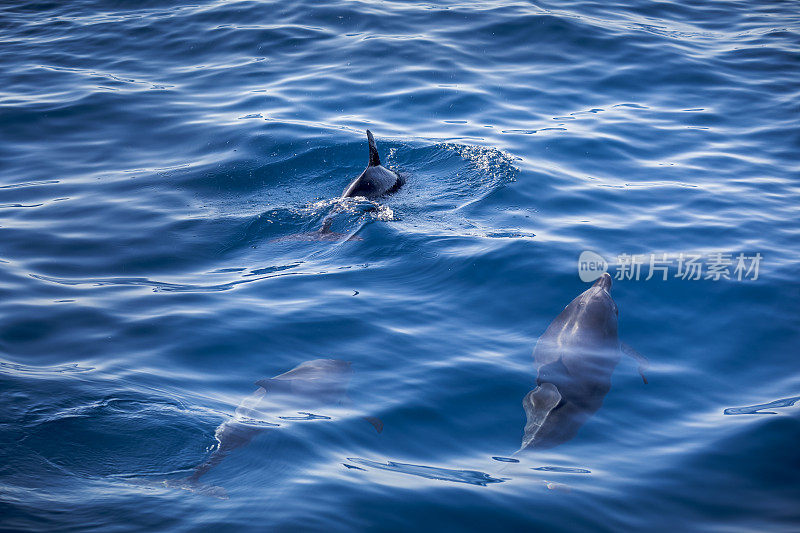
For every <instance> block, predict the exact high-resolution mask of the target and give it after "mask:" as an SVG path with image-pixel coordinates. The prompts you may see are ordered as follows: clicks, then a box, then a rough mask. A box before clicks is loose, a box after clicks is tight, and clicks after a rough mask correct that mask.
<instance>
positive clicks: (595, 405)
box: [520, 273, 647, 450]
mask: <svg viewBox="0 0 800 533" xmlns="http://www.w3.org/2000/svg"><path fill="white" fill-rule="evenodd" d="M610 291H611V276H609V275H608V273H605V274H603V275H602V276H601V277H600V279H598V280H597V281H596V282H595V283H594V284H593V285H592V286H591V287H589V288H588V289H587V290H586V291H584V292H583V293H581V294H580V295H579V296H578V297H577V298H575V299H574V300H572V302H570V304H569V305H568V306H567V307H566V308H564V310H563V311H562V312H561V314H559V315H558V316H557V317H556V318H555V320H553V322H552V323H551V324H550V326H549V327H548V328H547V330H546V331H545V332H544V335H542V336H541V337H540V338H539V341H538V342H537V343H536V347H535V348H534V350H533V359H534V362H535V364H536V366H537V368H538V376H537V378H536V384H537V387H536V388H535V389H534V390H532V391H530V392H529V393H528V394H527V395H526V396H525V398H524V399H523V401H522V406H523V407H524V408H525V414H526V415H527V418H528V420H527V423H526V424H525V434H524V436H523V437H522V447H521V448H520V449H521V450H524V449H532V448H539V449H544V448H552V447H553V446H557V445H559V444H562V443H564V442H566V441H568V440H570V439H572V438H573V437H574V436H575V435H576V434H577V432H578V430H579V429H580V428H581V426H582V425H583V424H584V423H585V422H586V420H587V419H588V418H589V417H590V416H591V415H593V414H594V413H595V412H597V410H598V409H600V406H601V405H602V404H603V398H604V397H605V395H606V393H608V391H609V389H610V388H611V374H612V373H613V372H614V368H615V367H616V366H617V363H619V360H620V352H624V353H626V354H628V355H630V356H632V357H634V358H635V359H637V360H638V361H639V373H640V374H641V376H642V380H643V381H644V382H645V383H647V379H646V378H645V376H644V373H643V372H644V369H645V367H646V365H647V360H646V359H644V357H642V356H641V355H639V354H638V353H637V352H636V351H635V350H633V349H632V348H630V347H629V346H627V345H626V344H621V343H620V341H619V338H618V337H617V316H618V314H619V313H618V310H617V305H616V304H615V303H614V300H612V299H611V294H610Z"/></svg>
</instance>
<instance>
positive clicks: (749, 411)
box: [723, 396, 800, 415]
mask: <svg viewBox="0 0 800 533" xmlns="http://www.w3.org/2000/svg"><path fill="white" fill-rule="evenodd" d="M798 401H800V396H793V397H791V398H783V399H782V400H775V401H774V402H769V403H761V404H758V405H750V406H748V407H728V408H727V409H725V411H723V414H726V415H777V414H778V413H776V412H775V411H764V409H777V408H780V407H791V406H793V405H794V404H795V403H797V402H798Z"/></svg>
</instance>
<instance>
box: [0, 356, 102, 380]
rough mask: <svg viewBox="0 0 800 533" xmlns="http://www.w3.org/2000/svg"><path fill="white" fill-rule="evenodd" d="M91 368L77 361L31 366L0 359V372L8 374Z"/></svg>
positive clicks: (46, 374) (58, 372) (43, 374)
mask: <svg viewBox="0 0 800 533" xmlns="http://www.w3.org/2000/svg"><path fill="white" fill-rule="evenodd" d="M92 370H94V367H91V366H82V365H81V364H79V363H69V364H64V365H56V366H33V365H23V364H19V363H12V362H10V361H4V360H0V373H2V374H8V375H18V374H25V375H28V376H31V375H36V376H42V377H46V376H48V375H53V374H77V373H82V372H91V371H92Z"/></svg>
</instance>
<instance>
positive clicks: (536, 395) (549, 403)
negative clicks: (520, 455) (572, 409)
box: [520, 383, 561, 449]
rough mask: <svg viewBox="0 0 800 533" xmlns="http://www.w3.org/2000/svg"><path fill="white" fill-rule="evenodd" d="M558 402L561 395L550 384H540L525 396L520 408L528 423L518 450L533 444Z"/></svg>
mask: <svg viewBox="0 0 800 533" xmlns="http://www.w3.org/2000/svg"><path fill="white" fill-rule="evenodd" d="M560 401H561V393H560V392H558V388H557V387H556V386H555V385H553V384H552V383H542V384H541V385H539V386H538V387H536V388H535V389H533V390H532V391H530V392H529V393H528V394H526V395H525V398H523V400H522V407H523V408H524V409H525V415H526V416H527V418H528V421H527V423H526V424H525V434H524V435H523V436H522V447H521V448H520V449H524V448H527V447H528V446H529V445H530V444H531V443H532V442H533V440H534V438H535V437H536V434H537V433H538V432H539V429H541V427H542V425H543V424H544V422H545V420H546V419H547V416H548V415H549V414H550V412H551V411H552V410H553V409H555V408H556V406H557V405H558V403H559V402H560Z"/></svg>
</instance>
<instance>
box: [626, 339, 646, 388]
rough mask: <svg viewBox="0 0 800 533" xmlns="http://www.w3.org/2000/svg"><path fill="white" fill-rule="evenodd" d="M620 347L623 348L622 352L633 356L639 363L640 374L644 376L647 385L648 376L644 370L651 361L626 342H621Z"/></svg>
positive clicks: (643, 379)
mask: <svg viewBox="0 0 800 533" xmlns="http://www.w3.org/2000/svg"><path fill="white" fill-rule="evenodd" d="M620 349H621V350H622V353H624V354H625V355H628V356H630V357H633V358H634V359H635V360H636V362H637V363H639V369H638V370H639V375H640V376H642V381H644V384H645V385H647V377H646V376H645V375H644V371H645V370H647V368H648V367H649V366H650V361H648V360H647V357H645V356H643V355H642V354H640V353H639V352H637V351H636V350H634V349H633V348H631V347H630V346H629V345H627V344H625V343H624V342H623V343H621V344H620Z"/></svg>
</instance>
